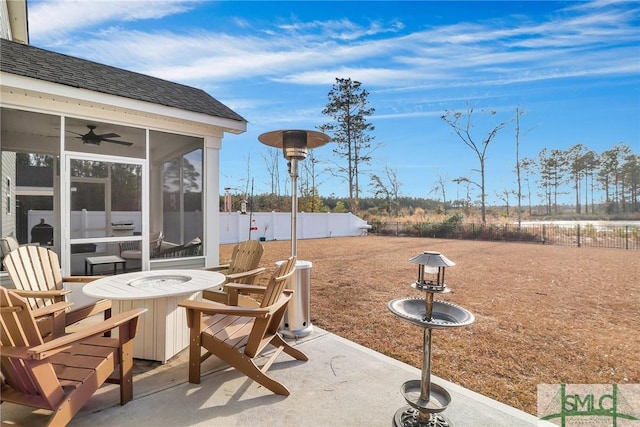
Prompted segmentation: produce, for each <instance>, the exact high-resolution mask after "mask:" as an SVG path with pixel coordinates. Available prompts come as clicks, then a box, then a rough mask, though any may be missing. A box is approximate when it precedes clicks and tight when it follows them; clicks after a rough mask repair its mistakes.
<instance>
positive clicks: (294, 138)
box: [258, 129, 331, 160]
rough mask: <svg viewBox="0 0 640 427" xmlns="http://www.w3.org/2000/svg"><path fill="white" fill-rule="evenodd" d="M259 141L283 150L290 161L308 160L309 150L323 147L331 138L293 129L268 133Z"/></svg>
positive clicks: (260, 137)
mask: <svg viewBox="0 0 640 427" xmlns="http://www.w3.org/2000/svg"><path fill="white" fill-rule="evenodd" d="M258 140H259V141H260V142H261V143H263V144H265V145H269V146H271V147H276V148H281V149H282V152H283V154H284V157H285V158H286V159H288V160H291V159H296V160H304V159H306V158H307V149H309V148H317V147H321V146H323V145H325V144H326V143H328V142H329V141H331V138H329V136H327V135H325V134H324V133H322V132H317V131H313V130H298V129H291V130H274V131H271V132H266V133H263V134H262V135H260V136H259V137H258Z"/></svg>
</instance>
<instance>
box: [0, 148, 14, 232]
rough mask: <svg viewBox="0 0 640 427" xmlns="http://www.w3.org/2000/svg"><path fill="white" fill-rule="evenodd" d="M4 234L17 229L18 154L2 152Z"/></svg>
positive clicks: (2, 217)
mask: <svg viewBox="0 0 640 427" xmlns="http://www.w3.org/2000/svg"><path fill="white" fill-rule="evenodd" d="M1 175H2V192H1V194H2V203H1V206H2V215H0V218H1V221H2V227H1V228H2V236H8V235H15V231H16V154H15V153H6V152H3V153H2V173H1Z"/></svg>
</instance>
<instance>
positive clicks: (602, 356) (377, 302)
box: [221, 236, 640, 414]
mask: <svg viewBox="0 0 640 427" xmlns="http://www.w3.org/2000/svg"><path fill="white" fill-rule="evenodd" d="M231 248H232V245H222V247H221V259H226V258H228V257H229V255H230V252H231ZM425 250H432V251H439V252H441V253H442V254H444V255H445V256H447V257H448V258H449V259H451V260H452V261H454V262H455V263H456V266H454V267H450V268H447V270H446V283H447V285H448V286H449V287H450V288H452V290H453V292H451V293H449V294H443V295H437V296H436V299H443V300H447V301H450V302H453V303H455V304H458V305H460V306H462V307H464V308H466V309H468V310H470V311H471V312H473V313H474V315H475V317H476V322H475V323H474V324H473V325H471V326H468V327H465V328H460V329H454V330H437V331H434V333H433V361H432V372H433V374H435V375H437V376H439V377H441V378H444V379H446V380H449V381H452V382H454V383H457V384H460V385H462V386H464V387H467V388H469V389H471V390H474V391H477V392H479V393H482V394H484V395H486V396H489V397H492V398H494V399H496V400H499V401H501V402H504V403H506V404H508V405H511V406H514V407H516V408H519V409H522V410H524V411H526V412H529V413H531V414H535V412H536V387H537V385H538V384H541V383H547V384H557V383H597V384H611V383H618V384H623V383H638V382H640V358H639V357H638V353H640V334H639V333H638V326H639V325H640V322H639V321H638V308H639V307H640V304H639V303H640V254H638V253H637V252H632V251H624V250H618V249H594V248H575V247H561V246H542V245H534V244H519V243H500V242H469V241H459V240H437V239H421V238H403V237H377V236H363V237H350V238H330V239H312V240H300V241H298V258H299V259H301V260H309V261H312V262H313V268H312V271H311V280H312V282H311V283H312V287H311V289H312V291H311V321H312V323H313V324H314V325H315V326H318V327H320V328H323V329H325V330H327V331H330V332H332V333H334V334H336V335H339V336H342V337H344V338H347V339H349V340H351V341H354V342H356V343H359V344H361V345H363V346H366V347H368V348H371V349H373V350H376V351H378V352H380V353H383V354H386V355H388V356H390V357H393V358H395V359H398V360H401V361H403V362H405V363H408V364H411V365H413V366H415V367H417V368H420V367H421V364H422V330H421V329H420V328H419V327H417V326H415V325H413V324H411V323H409V322H406V321H403V320H401V319H399V318H397V317H396V316H394V315H393V314H391V312H389V310H388V309H387V303H388V302H389V301H390V300H392V299H394V298H398V297H405V296H406V297H416V296H421V293H420V292H418V291H416V290H415V289H413V288H411V286H410V285H411V283H412V282H413V281H415V279H416V276H417V266H416V265H415V264H412V263H410V262H409V259H410V258H412V257H413V256H415V255H418V254H419V253H421V252H422V251H425ZM290 251H291V245H290V242H289V241H272V242H265V255H264V257H263V259H262V263H261V264H262V265H263V266H266V267H269V274H270V271H272V270H273V268H274V262H275V261H276V260H280V259H284V258H286V257H287V256H288V255H289V254H290V253H291V252H290ZM398 387H399V385H398Z"/></svg>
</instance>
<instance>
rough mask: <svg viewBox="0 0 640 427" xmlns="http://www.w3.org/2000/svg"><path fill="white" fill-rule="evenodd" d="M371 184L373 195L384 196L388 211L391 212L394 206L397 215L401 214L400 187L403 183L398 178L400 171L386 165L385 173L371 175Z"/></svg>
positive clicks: (376, 196)
mask: <svg viewBox="0 0 640 427" xmlns="http://www.w3.org/2000/svg"><path fill="white" fill-rule="evenodd" d="M369 186H370V187H371V192H372V193H373V197H375V198H376V199H377V198H382V199H383V200H384V201H385V207H386V211H387V213H391V210H392V206H393V210H394V211H395V216H399V213H400V212H399V208H400V205H399V203H398V198H399V197H400V187H401V186H402V183H401V182H400V181H399V180H398V173H397V172H396V171H395V170H394V169H391V168H389V167H388V166H385V168H384V170H383V175H377V174H373V175H371V182H370V183H369Z"/></svg>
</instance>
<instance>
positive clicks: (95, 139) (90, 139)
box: [69, 125, 133, 147]
mask: <svg viewBox="0 0 640 427" xmlns="http://www.w3.org/2000/svg"><path fill="white" fill-rule="evenodd" d="M87 127H88V128H89V132H87V133H85V134H84V135H83V134H81V133H77V132H72V131H69V132H71V133H75V134H76V135H78V136H76V138H77V139H81V140H82V142H84V143H85V144H91V145H100V143H101V142H103V141H104V142H111V143H112V144H120V145H126V146H128V147H130V146H132V145H133V142H127V141H118V140H117V139H112V138H120V135H118V134H117V133H103V134H102V135H98V134H96V133H95V132H94V131H93V130H94V129H95V128H96V126H95V125H87Z"/></svg>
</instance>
